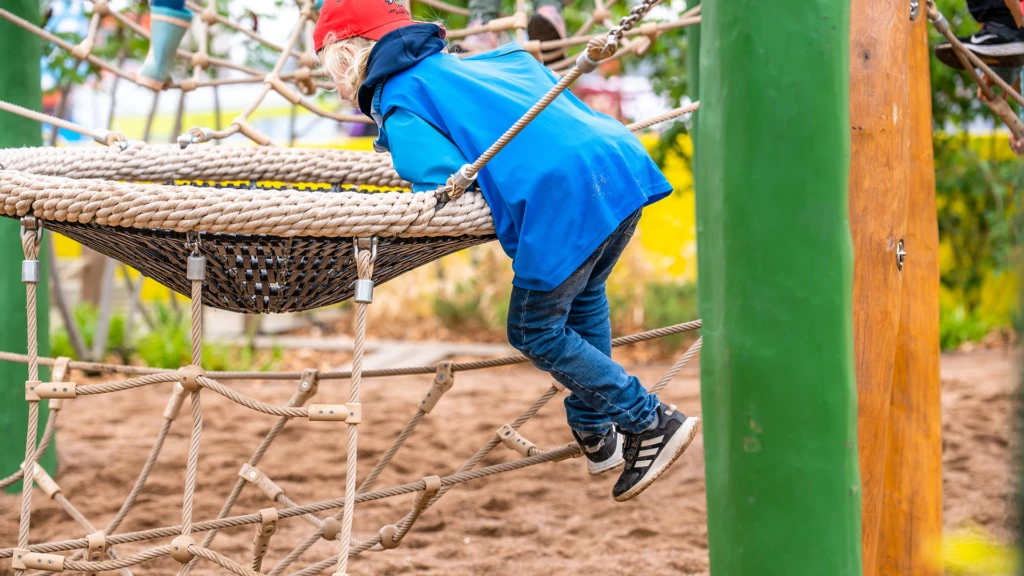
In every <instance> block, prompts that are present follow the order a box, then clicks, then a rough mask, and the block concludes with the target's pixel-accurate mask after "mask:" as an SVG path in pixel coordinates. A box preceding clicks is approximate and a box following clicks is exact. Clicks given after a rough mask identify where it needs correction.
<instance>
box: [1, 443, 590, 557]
mask: <svg viewBox="0 0 1024 576" xmlns="http://www.w3.org/2000/svg"><path fill="white" fill-rule="evenodd" d="M576 454H579V447H577V446H575V445H570V446H565V447H562V448H556V449H555V450H551V451H549V452H545V453H544V454H538V455H536V456H528V457H525V458H520V459H518V460H512V461H510V462H503V463H500V464H494V465H492V466H487V467H484V468H480V469H477V470H472V471H466V472H460V473H456V474H453V475H451V476H445V477H443V478H441V486H442V489H444V487H446V486H454V485H456V484H461V483H463V482H469V481H471V480H477V479H480V478H484V477H486V476H493V475H495V474H503V473H506V472H511V471H513V470H519V469H522V468H526V467H529V466H535V465H537V464H543V463H547V462H556V461H559V460H564V459H565V458H569V457H572V456H574V455H576ZM425 488H426V484H424V482H423V481H422V480H417V481H415V482H409V483H407V484H401V485H398V486H392V487H390V488H384V489H380V490H374V491H373V492H367V493H364V494H359V495H357V496H356V504H362V503H365V502H372V501H376V500H381V499H384V498H392V497H395V496H402V495H405V494H413V493H415V492H419V491H422V490H424V489H425ZM344 505H345V498H344V497H341V498H334V499H331V500H323V501H321V502H315V503H313V504H306V505H303V506H299V507H297V508H283V509H280V510H278V517H279V518H281V519H287V518H294V517H297V516H302V515H304V514H309V513H316V512H324V511H327V510H332V509H335V508H341V507H343V506H344ZM261 520H262V518H261V516H260V515H259V514H246V515H242V516H232V517H229V518H223V519H220V520H206V521H203V522H196V523H194V524H193V525H192V532H201V531H205V530H211V529H213V528H219V529H223V528H236V527H239V526H249V525H252V524H258V523H259V522H261ZM180 534H181V526H167V527H163V528H152V529H149V530H142V531H139V532H127V533H124V534H114V535H111V536H108V537H107V544H108V545H109V546H115V545H119V544H128V543H132V542H143V541H146V540H154V539H157V538H169V537H173V536H178V535H180ZM378 542H379V539H378ZM88 544H89V543H88V541H87V540H86V539H85V538H78V539H75V540H63V541H59V542H47V543H43V544H33V545H31V546H28V550H30V551H32V552H45V553H53V552H64V551H69V550H79V549H83V548H85V547H87V546H88ZM13 552H14V549H13V548H2V549H0V558H10V557H11V555H12V554H13ZM111 569H113V568H111Z"/></svg>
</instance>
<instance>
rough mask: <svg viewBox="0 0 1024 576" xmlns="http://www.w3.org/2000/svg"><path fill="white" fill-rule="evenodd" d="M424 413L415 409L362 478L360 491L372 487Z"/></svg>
mask: <svg viewBox="0 0 1024 576" xmlns="http://www.w3.org/2000/svg"><path fill="white" fill-rule="evenodd" d="M426 414H427V413H426V412H424V411H423V410H419V409H417V410H416V415H415V416H413V417H412V420H410V421H409V423H408V424H406V425H405V428H402V431H401V432H400V433H399V434H398V437H397V438H395V441H394V442H392V443H391V447H389V448H388V450H387V452H385V453H384V455H383V456H381V458H380V460H379V461H378V462H377V465H376V466H374V467H373V470H371V471H370V473H369V474H368V475H367V476H366V478H365V479H363V483H362V484H360V485H359V491H360V492H366V491H367V490H369V489H370V488H373V485H374V484H376V483H377V477H378V476H380V473H381V472H383V471H384V469H385V468H387V467H388V464H390V463H391V459H392V458H394V457H395V454H397V453H398V450H399V449H401V448H402V445H403V444H405V441H406V440H408V439H409V436H411V435H412V433H413V431H414V430H416V426H418V425H419V423H420V420H422V419H423V417H424V416H426Z"/></svg>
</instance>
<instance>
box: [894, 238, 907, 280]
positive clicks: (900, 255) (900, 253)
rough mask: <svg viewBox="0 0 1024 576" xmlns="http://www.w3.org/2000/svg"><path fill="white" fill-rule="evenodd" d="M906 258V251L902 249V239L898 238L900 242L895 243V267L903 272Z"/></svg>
mask: <svg viewBox="0 0 1024 576" xmlns="http://www.w3.org/2000/svg"><path fill="white" fill-rule="evenodd" d="M906 260H907V251H906V250H904V246H903V240H902V239H900V243H899V244H897V245H896V268H897V269H898V270H899V271H900V272H903V263H904V262H905V261H906Z"/></svg>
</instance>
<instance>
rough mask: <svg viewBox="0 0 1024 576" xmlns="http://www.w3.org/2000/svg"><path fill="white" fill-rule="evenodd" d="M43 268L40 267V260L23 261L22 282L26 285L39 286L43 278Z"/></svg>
mask: <svg viewBox="0 0 1024 576" xmlns="http://www.w3.org/2000/svg"><path fill="white" fill-rule="evenodd" d="M42 275H43V268H42V266H40V265H39V260H35V259H32V260H22V261H21V281H22V282H24V283H25V284H38V283H39V280H40V279H41V278H42Z"/></svg>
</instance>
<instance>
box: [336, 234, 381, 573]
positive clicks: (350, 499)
mask: <svg viewBox="0 0 1024 576" xmlns="http://www.w3.org/2000/svg"><path fill="white" fill-rule="evenodd" d="M357 242H358V241H357ZM356 273H357V275H358V277H359V279H360V280H369V279H370V278H372V277H373V252H371V250H370V249H364V250H359V249H358V248H357V249H356ZM368 306H369V304H368V303H367V302H357V303H356V321H355V322H356V325H355V345H354V347H353V350H352V379H351V380H350V382H351V384H350V386H349V402H351V403H353V404H358V403H359V386H360V384H361V383H362V376H363V351H364V350H363V349H364V346H365V344H366V312H367V307H368ZM345 430H346V433H347V436H348V452H347V454H348V455H347V457H346V459H345V463H346V465H347V470H346V472H345V510H344V514H343V515H342V519H341V553H340V554H339V555H338V568H337V569H336V570H335V574H345V573H346V571H347V570H348V550H349V546H350V545H351V543H352V542H351V538H352V518H353V515H354V513H355V498H356V463H357V460H358V453H359V452H358V444H359V425H358V424H356V423H349V424H348V425H347V426H346V428H345Z"/></svg>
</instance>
